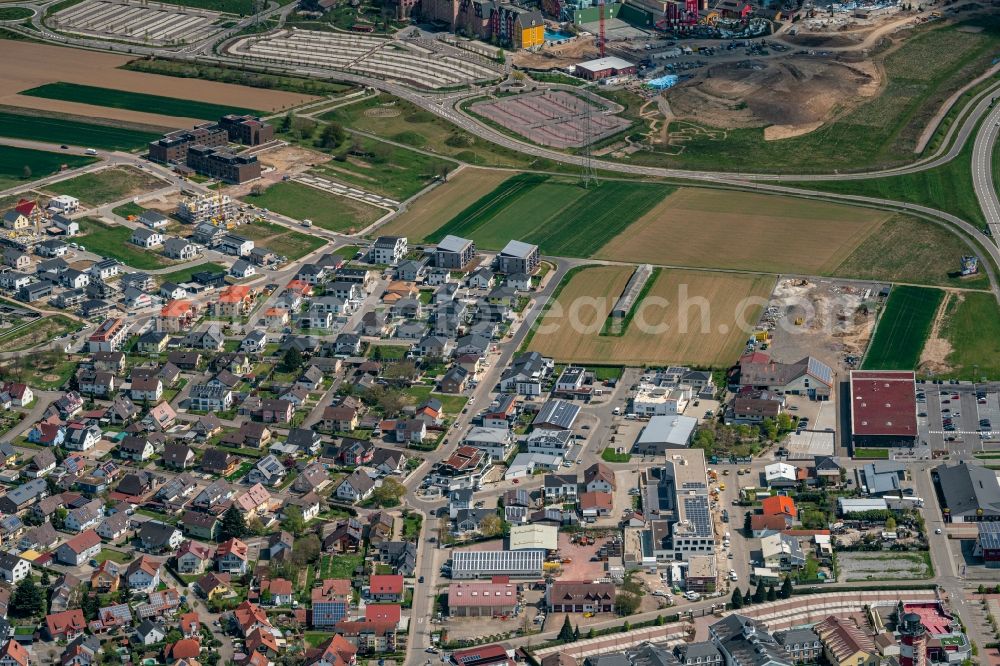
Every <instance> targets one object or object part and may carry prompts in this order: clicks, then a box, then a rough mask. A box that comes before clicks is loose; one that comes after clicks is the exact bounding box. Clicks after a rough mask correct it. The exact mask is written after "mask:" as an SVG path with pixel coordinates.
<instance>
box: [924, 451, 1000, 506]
mask: <svg viewBox="0 0 1000 666" xmlns="http://www.w3.org/2000/svg"><path fill="white" fill-rule="evenodd" d="M934 473H935V475H936V476H937V479H938V484H939V485H940V487H941V494H942V495H943V497H944V504H945V506H946V507H948V509H949V510H950V511H951V515H952V516H961V515H965V514H969V513H976V512H977V511H978V510H979V509H982V511H983V515H984V516H1000V483H998V482H997V476H996V472H994V471H993V470H990V469H986V468H985V467H983V466H981V465H969V464H968V463H966V462H964V461H963V462H960V463H959V464H957V465H955V466H953V467H948V466H947V465H941V466H940V467H937V468H936V469H935V470H934Z"/></svg>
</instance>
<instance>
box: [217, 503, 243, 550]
mask: <svg viewBox="0 0 1000 666" xmlns="http://www.w3.org/2000/svg"><path fill="white" fill-rule="evenodd" d="M248 534H250V529H249V528H248V527H247V523H246V521H245V520H244V519H243V513H242V512H241V511H240V510H239V509H237V508H236V507H235V506H231V507H229V508H228V509H227V510H226V512H225V513H224V514H223V515H222V525H221V526H220V527H219V541H228V540H229V539H233V538H236V539H242V538H243V537H245V536H247V535H248Z"/></svg>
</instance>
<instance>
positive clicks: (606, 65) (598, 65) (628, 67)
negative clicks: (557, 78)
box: [573, 56, 635, 81]
mask: <svg viewBox="0 0 1000 666" xmlns="http://www.w3.org/2000/svg"><path fill="white" fill-rule="evenodd" d="M573 73H574V74H576V75H577V76H579V77H580V78H583V79H589V80H591V81H600V80H601V79H607V78H610V77H612V76H632V75H634V74H635V64H634V63H631V62H629V61H628V60H624V59H622V58H616V57H614V56H608V57H607V58H597V59H596V60H587V61H586V62H581V63H579V64H577V65H576V68H575V69H574V70H573Z"/></svg>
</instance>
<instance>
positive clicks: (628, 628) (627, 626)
mask: <svg viewBox="0 0 1000 666" xmlns="http://www.w3.org/2000/svg"><path fill="white" fill-rule="evenodd" d="M622 631H632V623H631V622H629V621H628V620H625V622H623V623H622Z"/></svg>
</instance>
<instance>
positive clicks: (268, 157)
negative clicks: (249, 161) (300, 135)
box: [257, 145, 330, 174]
mask: <svg viewBox="0 0 1000 666" xmlns="http://www.w3.org/2000/svg"><path fill="white" fill-rule="evenodd" d="M257 159H259V160H260V163H261V164H263V165H264V166H266V167H268V166H269V167H274V169H275V171H278V172H279V173H282V174H285V173H302V172H304V171H306V170H307V169H309V167H314V166H316V165H317V164H325V163H326V162H329V161H330V156H329V155H327V154H326V153H321V152H319V151H316V150H309V149H308V148H302V147H301V146H292V145H287V146H280V147H278V148H271V149H270V150H263V151H260V152H258V153H257Z"/></svg>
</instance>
